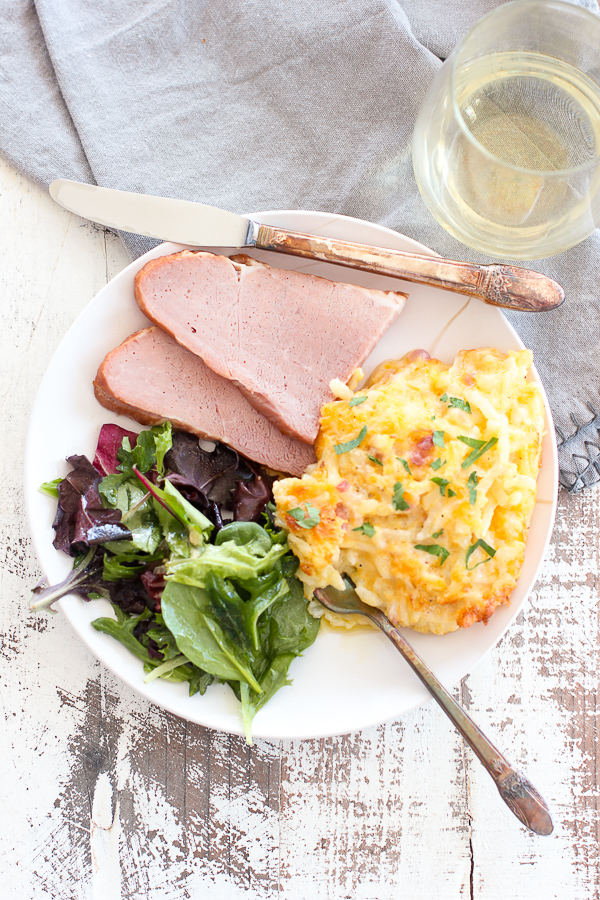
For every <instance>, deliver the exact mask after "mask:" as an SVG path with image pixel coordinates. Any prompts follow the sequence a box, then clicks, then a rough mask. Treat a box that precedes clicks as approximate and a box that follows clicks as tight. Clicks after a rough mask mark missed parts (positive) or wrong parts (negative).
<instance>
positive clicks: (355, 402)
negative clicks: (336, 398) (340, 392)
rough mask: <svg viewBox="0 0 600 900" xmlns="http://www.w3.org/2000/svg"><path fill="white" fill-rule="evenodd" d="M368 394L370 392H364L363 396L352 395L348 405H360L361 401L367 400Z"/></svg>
mask: <svg viewBox="0 0 600 900" xmlns="http://www.w3.org/2000/svg"><path fill="white" fill-rule="evenodd" d="M368 396H369V395H368V394H363V396H362V397H352V399H351V400H349V401H348V406H360V404H361V403H364V402H365V400H366V399H367V398H368Z"/></svg>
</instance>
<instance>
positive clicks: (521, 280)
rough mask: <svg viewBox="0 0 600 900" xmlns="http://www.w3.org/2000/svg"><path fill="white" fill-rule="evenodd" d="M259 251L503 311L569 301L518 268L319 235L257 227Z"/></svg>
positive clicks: (543, 279)
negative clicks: (439, 291)
mask: <svg viewBox="0 0 600 900" xmlns="http://www.w3.org/2000/svg"><path fill="white" fill-rule="evenodd" d="M256 247H258V248H259V249H260V250H274V251H277V252H280V253H291V254H292V255H293V256H304V257H306V258H307V259H319V260H322V261H323V262H330V263H336V264H337V265H340V266H349V267H350V268H353V269H364V270H365V271H367V272H375V273H376V274H378V275H391V276H392V277H394V278H402V279H404V281H416V282H418V283H420V284H430V285H432V286H433V287H437V288H443V289H444V290H447V291H455V292H457V293H459V294H469V295H470V296H472V297H477V298H479V299H480V300H484V301H485V302H486V303H489V304H491V305H492V306H501V307H503V308H504V309H515V310H521V311H522V312H544V311H546V310H550V309H556V307H557V306H560V304H561V303H562V302H563V300H564V299H565V293H564V291H563V289H562V288H561V286H560V285H559V284H557V282H556V281H553V280H552V279H551V278H548V277H547V276H546V275H541V274H540V273H539V272H533V271H531V270H530V269H520V268H517V266H509V265H503V264H498V265H488V266H477V265H473V264H471V263H466V262H458V261H457V260H453V259H442V258H441V257H440V256H419V255H418V254H414V253H402V252H400V251H399V250H386V249H385V248H383V247H369V246H367V245H365V244H355V243H352V242H350V241H338V240H336V239H335V238H328V237H322V236H321V235H315V234H301V233H300V232H297V231H286V230H285V229H283V228H277V227H275V226H272V225H260V226H259V228H258V232H257V234H256Z"/></svg>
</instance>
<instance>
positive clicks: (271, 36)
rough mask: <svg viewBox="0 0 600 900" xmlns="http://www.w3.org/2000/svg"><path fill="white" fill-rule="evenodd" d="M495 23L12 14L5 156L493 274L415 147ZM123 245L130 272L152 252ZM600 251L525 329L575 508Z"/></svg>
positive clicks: (583, 260) (373, 9)
mask: <svg viewBox="0 0 600 900" xmlns="http://www.w3.org/2000/svg"><path fill="white" fill-rule="evenodd" d="M497 5H499V3H498V2H497V0H473V2H471V3H470V4H465V3H457V2H455V3H451V2H448V0H332V2H329V3H321V2H318V0H312V2H307V0H297V2H295V3H293V4H292V3H289V2H285V0H230V2H228V3H222V2H220V3H217V2H215V0H187V2H185V0H119V2H116V0H107V2H104V3H100V4H99V3H97V2H95V0H36V2H35V4H34V3H33V2H31V0H3V2H2V3H0V116H1V121H2V129H1V130H0V154H2V155H3V156H4V157H5V158H6V159H7V160H9V161H10V162H11V163H12V164H14V165H15V166H16V167H17V168H18V169H20V170H21V171H23V172H25V173H26V174H27V175H29V176H30V177H31V178H33V179H34V180H36V181H37V182H39V183H41V184H44V185H47V184H49V182H50V181H52V180H53V179H54V178H57V177H67V178H75V179H78V180H81V181H95V182H96V183H98V184H102V185H105V186H107V187H115V188H120V189H124V190H132V191H141V192H146V193H154V194H163V195H166V196H171V197H182V198H186V199H190V200H197V201H201V202H203V203H208V204H212V205H215V206H220V207H223V208H225V209H230V210H233V211H235V212H244V211H249V210H252V209H255V210H258V209H289V208H299V209H321V210H327V211H331V212H337V213H343V214H345V215H350V216H357V217H359V218H363V219H368V220H370V221H373V222H378V223H380V224H382V225H387V226H388V227H391V228H394V229H396V230H398V231H400V232H403V233H404V234H407V235H409V236H410V237H413V238H416V239H417V240H419V241H422V242H423V243H425V244H427V245H428V246H430V247H432V248H433V249H435V250H437V251H438V252H439V253H441V254H443V255H444V256H450V257H455V258H465V259H469V260H473V261H476V262H480V261H486V262H487V261H489V259H486V258H484V257H482V256H480V255H478V254H476V253H474V252H472V251H470V250H468V249H467V248H465V247H463V245H462V244H459V243H458V242H457V241H455V240H454V239H453V238H451V237H450V236H449V235H448V234H447V233H446V232H445V231H444V230H443V229H442V228H441V227H440V226H439V225H437V223H436V222H435V221H434V220H433V219H432V217H431V216H430V214H429V213H428V212H427V210H426V209H425V207H424V204H423V203H422V201H421V199H420V196H419V194H418V191H417V188H416V185H415V182H414V178H413V174H412V165H411V160H410V141H411V135H412V130H413V125H414V121H415V117H416V113H417V110H418V108H419V105H420V102H421V100H422V98H423V95H424V93H425V91H426V89H427V86H428V85H429V83H430V81H431V79H432V78H433V75H434V73H435V71H436V70H437V68H438V67H439V66H440V65H441V62H440V59H443V58H445V57H446V56H447V55H448V53H449V52H450V51H451V49H452V47H453V46H454V45H455V43H456V42H457V41H458V40H459V39H460V38H461V37H462V36H463V34H464V33H465V32H466V31H467V30H468V28H469V27H470V26H471V25H472V24H473V23H474V22H475V21H476V20H477V19H478V18H480V16H482V15H483V14H484V13H486V12H488V11H489V10H490V9H492V8H494V7H495V6H497ZM580 5H582V6H586V7H587V8H588V9H591V10H593V11H596V12H597V11H598V7H597V4H596V2H595V0H582V2H581V4H580ZM123 240H124V241H125V244H126V246H127V247H128V249H129V251H130V252H131V254H132V255H133V256H137V255H139V254H141V253H143V252H144V251H145V250H146V249H148V248H149V247H150V246H152V242H149V241H148V240H147V239H145V238H140V237H139V236H136V235H123ZM599 251H600V233H599V232H598V231H596V232H595V233H594V235H592V237H590V238H589V239H588V240H587V241H585V242H584V243H583V244H581V245H580V246H579V247H577V248H575V249H574V250H571V251H568V252H566V253H563V254H561V255H559V256H556V257H553V258H551V259H548V260H540V261H538V262H536V263H534V264H532V267H533V268H536V269H539V270H540V271H543V272H546V273H547V274H550V275H552V276H553V277H555V278H556V279H557V280H558V281H559V282H560V283H561V284H562V285H563V286H564V288H565V290H566V293H567V297H568V302H567V303H565V304H564V306H563V307H561V308H560V309H559V310H557V311H555V312H553V313H546V314H544V315H542V316H535V315H526V314H524V313H520V314H519V313H513V314H511V315H509V318H510V320H511V322H512V323H513V324H514V325H515V327H516V328H517V330H518V331H519V333H520V335H521V337H522V339H523V341H524V342H525V344H526V345H527V346H529V347H531V348H532V350H533V351H534V354H535V358H536V365H537V367H538V369H539V371H540V375H541V377H542V379H543V381H544V384H545V386H546V389H547V391H548V395H549V398H550V402H551V405H552V409H553V412H554V417H555V422H556V425H557V430H558V435H559V442H560V443H561V449H560V456H561V469H562V473H561V482H562V483H563V485H564V486H565V487H567V489H569V490H572V491H579V490H581V489H582V488H583V487H585V486H588V485H591V484H594V483H596V482H598V481H600V417H599V416H598V414H597V412H596V410H599V411H600V366H599V365H598V351H597V345H598V335H599V334H600V298H599V296H598V295H599V294H600V279H599V278H598V276H599V266H600V263H599V262H598V258H599V255H600V254H599Z"/></svg>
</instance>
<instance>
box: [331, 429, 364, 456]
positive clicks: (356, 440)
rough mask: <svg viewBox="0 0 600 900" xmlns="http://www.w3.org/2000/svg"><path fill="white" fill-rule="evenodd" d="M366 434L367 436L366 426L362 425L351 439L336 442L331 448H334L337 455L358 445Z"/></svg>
mask: <svg viewBox="0 0 600 900" xmlns="http://www.w3.org/2000/svg"><path fill="white" fill-rule="evenodd" d="M366 436H367V426H366V425H363V427H362V428H361V429H360V431H359V433H358V435H357V436H356V437H355V438H354V439H353V440H351V441H346V443H345V444H336V445H335V446H334V448H333V449H334V450H335V452H336V453H337V455H338V456H339V455H340V454H341V453H348V451H349V450H354V449H355V448H356V447H358V445H359V444H362V442H363V441H364V439H365V437H366Z"/></svg>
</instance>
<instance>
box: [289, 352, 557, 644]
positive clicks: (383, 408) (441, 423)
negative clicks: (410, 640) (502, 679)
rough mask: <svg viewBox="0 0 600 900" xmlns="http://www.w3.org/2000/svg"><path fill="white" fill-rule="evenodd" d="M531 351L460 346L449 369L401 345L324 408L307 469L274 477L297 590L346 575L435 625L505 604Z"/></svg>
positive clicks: (530, 460)
mask: <svg viewBox="0 0 600 900" xmlns="http://www.w3.org/2000/svg"><path fill="white" fill-rule="evenodd" d="M532 360H533V355H532V353H531V351H529V350H522V351H518V352H517V351H510V352H508V353H506V354H504V353H501V352H500V351H498V350H494V349H480V350H465V351H462V352H461V353H459V354H458V356H457V358H456V360H455V362H454V364H453V365H451V366H449V365H446V364H445V363H442V362H440V361H439V360H436V359H430V358H429V357H428V356H427V354H421V355H418V354H415V353H413V354H409V355H408V356H406V357H404V359H401V360H399V361H394V362H386V363H383V364H382V365H381V366H379V367H378V368H377V369H376V370H375V372H374V373H373V374H372V376H371V377H370V379H369V380H368V381H367V383H366V384H365V386H364V387H363V388H362V389H360V390H359V391H357V392H356V393H355V394H354V395H353V396H352V397H350V399H348V400H337V401H334V402H332V403H328V404H326V405H325V406H324V407H323V409H322V418H321V430H320V432H319V436H318V438H317V443H316V453H317V460H318V462H317V464H316V466H313V467H311V468H309V469H308V470H307V473H306V474H305V475H303V476H302V478H287V479H283V480H281V481H279V482H277V483H276V484H275V485H274V494H275V500H276V505H277V518H278V522H279V524H280V525H282V526H283V527H285V528H286V529H287V531H288V532H289V535H288V537H289V544H290V547H291V548H292V550H293V551H294V553H295V554H296V556H297V557H298V559H299V560H300V566H299V570H298V577H299V578H300V579H301V580H302V581H303V582H304V585H305V592H306V595H307V597H311V596H312V592H313V590H314V588H316V587H326V586H328V585H332V586H333V587H336V588H339V589H342V588H343V581H342V573H347V574H348V575H349V576H350V577H351V578H352V580H353V581H354V583H355V585H356V590H357V593H358V594H359V595H360V597H361V599H362V600H363V601H364V602H365V603H369V604H371V605H372V606H377V607H379V608H380V609H382V610H384V612H385V613H386V614H387V616H388V617H389V618H390V619H391V620H392V622H394V623H395V624H396V625H408V626H410V627H411V628H415V629H417V630H418V631H426V632H433V633H434V634H446V633H447V632H449V631H455V630H456V629H457V628H466V627H468V626H469V625H472V624H473V623H474V622H487V620H488V619H489V618H490V616H491V615H492V613H493V611H494V609H495V608H496V607H497V606H499V605H501V604H503V603H508V602H509V598H510V595H511V592H512V590H513V589H514V587H515V584H516V582H517V578H518V577H519V574H520V571H521V567H522V564H523V556H524V552H525V541H526V537H527V528H528V525H529V520H530V518H531V514H532V512H533V507H534V503H535V493H536V478H537V475H538V471H539V468H540V461H541V444H542V434H543V428H544V408H543V402H542V397H541V394H540V391H539V390H538V388H537V386H536V385H535V384H533V383H531V382H529V381H527V371H528V369H529V367H530V365H531V363H532ZM327 617H328V618H331V620H332V621H335V620H336V619H337V621H335V624H346V625H348V624H354V623H353V622H352V621H351V620H348V619H346V618H345V617H341V616H340V617H333V616H332V614H329V613H327ZM363 621H364V620H363Z"/></svg>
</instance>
